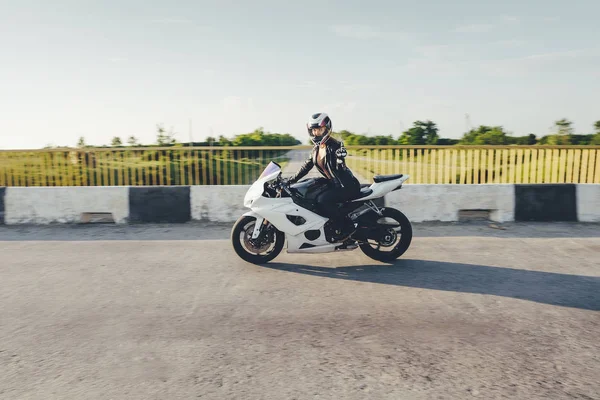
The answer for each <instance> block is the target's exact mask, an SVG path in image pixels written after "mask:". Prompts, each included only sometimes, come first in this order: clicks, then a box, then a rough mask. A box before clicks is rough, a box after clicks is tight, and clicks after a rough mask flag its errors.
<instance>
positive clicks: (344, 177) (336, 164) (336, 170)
mask: <svg viewBox="0 0 600 400" xmlns="http://www.w3.org/2000/svg"><path fill="white" fill-rule="evenodd" d="M325 148H326V152H325V159H324V160H323V164H324V166H325V169H326V171H324V170H323V169H322V168H321V167H320V166H319V163H318V162H317V156H318V154H319V146H318V145H317V146H315V147H314V148H313V149H312V152H311V154H310V156H309V157H308V158H307V159H306V161H304V164H303V165H302V167H300V170H299V171H298V172H297V173H296V174H295V175H292V176H291V177H290V178H289V179H288V183H290V184H292V183H295V182H297V181H299V180H300V179H302V178H303V177H304V176H305V175H306V174H308V173H309V171H310V170H311V169H312V168H313V167H314V166H316V167H317V170H318V171H319V172H320V173H321V175H323V176H324V177H325V178H327V179H329V180H330V181H331V182H332V183H333V184H334V185H335V187H336V188H338V189H340V188H343V189H347V190H352V191H354V190H360V182H358V179H356V177H355V176H354V174H352V171H350V169H349V168H348V167H347V166H346V162H345V161H344V158H345V157H346V154H347V152H346V149H344V147H343V145H342V143H340V142H339V141H337V140H335V139H334V138H332V137H330V138H329V139H328V140H327V142H326V144H325ZM330 177H331V178H330Z"/></svg>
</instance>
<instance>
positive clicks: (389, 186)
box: [354, 175, 410, 201]
mask: <svg viewBox="0 0 600 400" xmlns="http://www.w3.org/2000/svg"><path fill="white" fill-rule="evenodd" d="M408 178H410V175H402V177H401V178H398V179H394V180H391V181H386V182H379V183H373V184H372V185H371V186H369V189H371V190H372V191H373V193H371V194H370V195H368V196H366V197H361V198H360V199H356V200H354V201H364V200H372V199H378V198H380V197H383V196H385V195H386V194H388V193H389V192H391V191H392V190H394V189H397V188H398V187H399V186H400V185H402V184H403V183H404V181H406V180H407V179H408Z"/></svg>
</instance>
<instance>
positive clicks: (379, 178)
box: [373, 174, 404, 183]
mask: <svg viewBox="0 0 600 400" xmlns="http://www.w3.org/2000/svg"><path fill="white" fill-rule="evenodd" d="M403 176H404V175H402V174H396V175H375V176H374V177H373V181H374V182H375V183H380V182H387V181H393V180H394V179H400V178H402V177H403Z"/></svg>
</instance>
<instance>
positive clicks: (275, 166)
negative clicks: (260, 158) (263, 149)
mask: <svg viewBox="0 0 600 400" xmlns="http://www.w3.org/2000/svg"><path fill="white" fill-rule="evenodd" d="M279 171H281V167H279V165H278V164H277V163H274V162H273V161H271V162H270V163H269V165H267V168H265V170H264V171H263V172H262V174H260V176H259V177H258V179H261V178H264V177H265V176H268V175H271V174H272V173H274V172H279Z"/></svg>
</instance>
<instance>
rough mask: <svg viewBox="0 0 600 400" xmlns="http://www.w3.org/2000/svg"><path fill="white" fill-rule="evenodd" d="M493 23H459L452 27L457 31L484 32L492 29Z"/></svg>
mask: <svg viewBox="0 0 600 400" xmlns="http://www.w3.org/2000/svg"><path fill="white" fill-rule="evenodd" d="M494 26H495V25H494V24H470V25H461V26H457V27H456V28H454V29H453V30H452V31H453V32H459V33H484V32H489V31H491V30H492V29H494Z"/></svg>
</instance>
